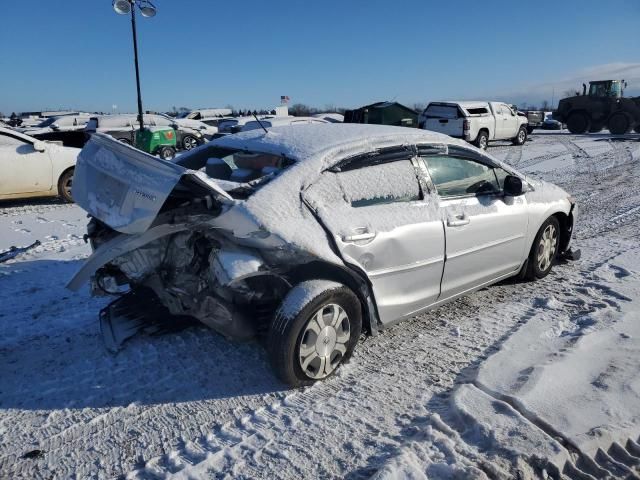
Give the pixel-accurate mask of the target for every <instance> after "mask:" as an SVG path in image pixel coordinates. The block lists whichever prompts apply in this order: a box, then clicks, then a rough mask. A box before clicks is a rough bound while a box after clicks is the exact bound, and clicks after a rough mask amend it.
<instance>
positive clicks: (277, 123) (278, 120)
mask: <svg viewBox="0 0 640 480" xmlns="http://www.w3.org/2000/svg"><path fill="white" fill-rule="evenodd" d="M314 123H316V124H318V123H330V122H328V121H327V120H323V119H322V118H315V117H272V118H265V119H263V120H260V121H259V122H258V121H257V120H254V121H252V122H247V123H245V124H244V126H243V127H242V131H243V132H244V131H247V130H255V129H257V128H263V127H264V128H271V127H282V126H285V125H309V124H314Z"/></svg>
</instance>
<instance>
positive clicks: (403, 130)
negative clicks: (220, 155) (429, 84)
mask: <svg viewBox="0 0 640 480" xmlns="http://www.w3.org/2000/svg"><path fill="white" fill-rule="evenodd" d="M390 141H393V142H394V143H396V144H405V143H406V144H409V143H416V142H418V143H433V142H435V143H458V142H457V140H455V139H453V138H451V137H449V136H447V135H444V134H441V133H436V132H431V131H428V130H419V129H416V128H407V127H392V126H387V125H363V124H355V123H351V124H337V123H318V124H309V125H295V126H292V125H286V126H280V127H273V128H271V129H269V132H268V133H265V132H264V130H249V131H246V132H240V133H237V134H235V135H228V136H226V137H222V138H218V139H216V140H214V141H212V142H211V143H210V144H209V145H215V146H219V147H226V148H234V149H240V150H244V149H247V150H253V151H258V152H265V153H273V154H276V155H284V156H286V157H288V158H291V159H294V160H302V159H306V158H309V157H313V156H317V155H318V154H320V153H322V152H325V151H328V150H332V149H335V148H338V147H344V148H346V149H348V148H349V147H358V146H360V145H362V147H363V149H364V147H368V148H370V149H375V148H376V147H377V146H378V145H380V144H389V143H390Z"/></svg>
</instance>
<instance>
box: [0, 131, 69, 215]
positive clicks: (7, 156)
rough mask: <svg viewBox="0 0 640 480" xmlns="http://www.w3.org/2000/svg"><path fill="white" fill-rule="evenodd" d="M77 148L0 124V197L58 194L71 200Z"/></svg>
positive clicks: (64, 198)
mask: <svg viewBox="0 0 640 480" xmlns="http://www.w3.org/2000/svg"><path fill="white" fill-rule="evenodd" d="M78 153H80V150H79V149H77V148H69V147H63V146H61V145H56V144H53V143H48V142H43V141H41V140H37V139H35V138H33V137H31V136H29V135H25V134H24V133H20V132H16V131H15V130H12V129H9V128H0V170H1V171H2V175H0V200H6V199H14V198H30V197H58V196H59V197H60V198H62V199H63V200H65V201H67V202H72V201H73V198H72V197H71V185H72V182H73V172H74V167H75V164H76V159H77V157H78Z"/></svg>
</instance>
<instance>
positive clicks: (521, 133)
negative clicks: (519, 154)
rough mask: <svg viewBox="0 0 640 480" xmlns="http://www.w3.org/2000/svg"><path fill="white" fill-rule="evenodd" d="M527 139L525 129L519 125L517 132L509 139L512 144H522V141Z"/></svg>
mask: <svg viewBox="0 0 640 480" xmlns="http://www.w3.org/2000/svg"><path fill="white" fill-rule="evenodd" d="M526 141H527V129H526V128H525V127H520V130H518V134H517V135H516V136H515V137H514V138H513V139H512V140H511V142H512V143H513V144H514V145H524V142H526Z"/></svg>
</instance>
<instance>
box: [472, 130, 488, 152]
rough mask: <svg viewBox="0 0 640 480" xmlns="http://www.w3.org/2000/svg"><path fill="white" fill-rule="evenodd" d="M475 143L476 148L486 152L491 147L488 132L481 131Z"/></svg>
mask: <svg viewBox="0 0 640 480" xmlns="http://www.w3.org/2000/svg"><path fill="white" fill-rule="evenodd" d="M473 143H474V144H475V146H476V147H478V148H481V149H482V150H486V149H487V145H489V135H488V134H487V132H486V131H484V130H482V131H480V133H478V136H477V137H476V141H475V142H473Z"/></svg>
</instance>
